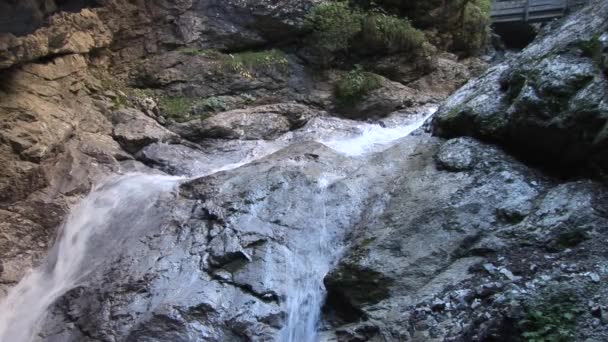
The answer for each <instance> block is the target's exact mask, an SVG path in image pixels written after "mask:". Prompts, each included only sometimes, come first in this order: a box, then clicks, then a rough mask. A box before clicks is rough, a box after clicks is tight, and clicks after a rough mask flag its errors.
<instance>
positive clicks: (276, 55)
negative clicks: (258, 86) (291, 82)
mask: <svg viewBox="0 0 608 342" xmlns="http://www.w3.org/2000/svg"><path fill="white" fill-rule="evenodd" d="M225 65H226V66H227V67H228V68H229V69H231V70H232V71H235V72H238V73H239V74H241V75H243V76H245V77H253V76H254V75H255V74H257V73H259V72H271V71H278V72H282V73H284V72H287V70H288V69H289V60H288V59H287V57H286V56H285V54H284V53H283V52H282V51H280V50H277V49H272V50H266V51H248V52H241V53H235V54H231V55H229V56H228V58H227V59H226V61H225Z"/></svg>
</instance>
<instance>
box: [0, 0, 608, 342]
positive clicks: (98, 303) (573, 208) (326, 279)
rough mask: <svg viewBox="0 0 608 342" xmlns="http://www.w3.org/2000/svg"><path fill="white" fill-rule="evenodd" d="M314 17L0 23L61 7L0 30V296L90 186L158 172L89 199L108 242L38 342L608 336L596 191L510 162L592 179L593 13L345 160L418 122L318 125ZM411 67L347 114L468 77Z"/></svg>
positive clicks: (209, 6)
mask: <svg viewBox="0 0 608 342" xmlns="http://www.w3.org/2000/svg"><path fill="white" fill-rule="evenodd" d="M320 2H321V1H320V0H319V1H317V0H310V1H282V2H276V1H267V0H246V1H236V0H234V1H232V0H229V1H219V0H199V1H169V0H154V1H146V2H142V1H139V2H138V1H129V2H127V1H120V0H108V1H104V3H103V6H101V7H99V8H91V9H88V8H87V9H83V10H81V11H79V12H77V13H65V12H61V11H62V10H67V11H72V9H73V10H74V11H78V10H80V9H81V7H82V6H85V7H88V6H90V5H91V4H93V2H88V1H84V2H81V1H67V2H53V1H47V2H44V3H45V4H48V5H49V6H50V7H48V8H43V7H40V6H38V7H33V4H36V5H40V4H42V2H35V1H26V2H22V3H20V4H21V5H14V4H13V3H11V4H10V6H9V7H8V8H9V9H10V11H13V12H10V11H9V12H3V14H1V15H0V18H2V16H5V15H6V14H4V13H16V12H18V10H19V9H20V8H21V9H22V8H27V9H28V11H29V12H24V13H22V14H21V16H19V15H16V17H19V18H25V17H26V16H35V17H36V18H44V17H48V14H50V13H54V12H55V11H58V10H59V11H60V13H57V14H55V15H54V16H51V17H48V22H46V23H47V24H48V25H47V26H44V27H42V26H39V25H40V24H41V23H42V22H41V21H40V20H37V21H36V20H34V21H33V22H32V24H31V25H21V26H19V25H17V26H15V24H10V26H11V28H13V30H12V31H10V32H12V34H6V35H2V37H0V69H2V71H1V72H0V80H1V81H2V82H0V83H1V87H0V126H1V130H0V161H2V165H3V168H2V169H0V262H1V264H0V266H1V267H0V284H1V285H0V286H1V290H2V291H6V290H7V289H8V288H10V287H11V286H13V285H14V284H15V283H17V282H18V281H19V280H20V279H21V278H22V277H23V275H24V273H25V272H26V271H27V270H28V269H29V268H31V267H33V266H34V265H37V264H38V263H39V261H40V259H41V257H42V256H43V255H44V252H43V251H44V250H46V248H47V245H48V244H49V242H50V241H52V240H53V237H54V236H55V229H56V227H58V226H59V225H60V224H61V222H63V220H64V218H65V216H66V215H67V213H68V212H70V208H72V207H73V206H74V204H75V203H78V202H79V200H80V199H81V198H82V197H83V196H85V195H86V194H87V193H89V191H90V190H91V189H92V188H93V187H94V185H95V184H98V183H99V182H100V181H101V180H102V179H104V178H105V177H107V176H108V175H116V174H121V173H129V172H133V171H137V172H143V173H147V174H157V175H155V176H141V175H140V176H132V175H131V176H126V177H121V178H118V179H119V180H120V181H113V182H107V183H103V184H104V185H103V186H100V187H98V188H95V189H96V190H97V191H98V192H101V193H106V192H107V193H106V194H107V195H108V196H107V197H105V196H102V197H100V198H97V197H93V201H92V202H86V201H85V203H93V208H94V209H95V210H96V211H94V212H95V213H100V211H99V209H100V208H104V209H103V210H105V211H102V212H103V213H105V214H104V216H101V214H100V217H97V216H95V215H90V214H91V213H90V212H86V211H85V212H84V213H85V214H86V215H85V216H86V218H87V219H89V218H93V219H96V220H97V221H99V222H101V226H103V227H106V228H107V230H101V231H99V232H97V233H98V235H95V236H94V239H91V241H90V246H89V248H86V249H84V252H83V254H82V255H81V257H82V258H83V260H84V262H83V263H82V266H81V269H79V270H78V271H79V273H78V274H79V275H82V277H75V278H74V279H76V281H75V283H74V284H72V285H73V286H69V287H68V288H67V289H62V290H69V291H67V293H63V294H62V295H60V296H59V297H58V298H52V299H53V300H52V301H51V302H52V305H51V307H50V310H49V312H48V315H47V316H46V317H45V318H44V320H43V321H42V329H41V331H40V334H39V335H37V337H36V339H37V340H39V341H62V342H63V341H74V342H76V341H79V342H80V341H85V342H86V341H91V342H92V341H271V340H277V339H278V340H282V341H298V342H300V341H306V342H308V341H310V340H311V338H312V339H313V340H314V339H315V338H317V337H318V340H321V341H349V342H351V341H353V342H354V341H520V340H521V341H523V340H526V339H527V338H528V337H530V336H539V338H542V339H543V340H549V341H552V340H560V339H562V340H568V341H586V340H597V341H602V340H607V339H608V329H607V328H606V325H605V324H606V321H607V319H606V317H608V315H606V312H608V311H607V310H608V299H607V298H608V287H606V286H605V285H604V280H605V278H606V277H607V276H608V268H606V267H605V263H606V260H605V258H606V252H605V248H604V244H605V241H606V240H607V239H608V230H607V229H606V227H608V211H607V210H606V207H607V205H608V203H607V201H608V191H607V190H606V188H605V186H604V184H603V183H600V182H599V181H596V180H589V179H569V178H554V177H552V176H549V175H546V174H544V173H543V172H541V171H539V170H536V169H534V168H533V167H531V166H529V165H526V164H525V163H524V162H523V161H522V160H518V159H515V157H513V156H511V155H509V153H508V152H505V150H503V149H502V148H501V146H502V147H504V148H505V149H506V150H507V151H515V152H517V155H523V156H524V157H527V158H531V159H536V160H537V161H541V162H542V163H544V164H554V165H562V166H563V165H566V166H573V165H574V166H578V165H583V164H585V166H586V165H587V164H595V165H599V169H600V170H605V168H606V166H607V165H608V164H606V159H605V156H606V151H605V145H606V142H605V135H606V134H605V132H604V130H605V128H604V126H605V124H606V114H607V109H606V108H605V103H606V94H607V93H606V89H607V86H608V85H607V84H606V56H605V50H606V46H605V45H606V41H607V39H608V38H607V37H606V28H607V25H608V24H607V23H606V19H605V18H607V17H608V5H607V2H606V1H596V2H594V3H593V4H592V6H591V7H589V8H588V9H586V10H583V11H581V12H580V13H578V14H576V15H574V16H572V17H570V18H568V19H566V20H564V21H563V22H561V23H558V24H557V25H556V30H555V31H554V32H553V33H549V34H546V35H545V36H543V37H541V39H540V40H539V41H538V42H536V43H534V44H533V45H532V46H530V47H529V48H528V49H526V50H525V51H524V52H523V53H522V54H521V55H519V56H517V57H516V59H512V60H509V61H507V62H505V63H503V64H500V65H497V66H495V67H493V68H492V69H490V70H489V71H488V72H487V73H485V74H484V75H482V76H481V77H480V78H479V79H477V80H474V81H472V82H470V83H468V84H467V85H465V86H464V87H463V88H462V89H460V90H459V91H458V92H457V93H456V94H455V95H453V96H452V97H451V98H450V99H449V100H448V101H447V102H446V104H445V105H444V106H443V107H442V108H441V109H440V111H439V113H438V114H437V116H436V118H435V119H434V121H433V123H432V125H431V126H432V130H433V133H434V134H435V137H433V136H430V135H428V134H426V133H424V132H421V131H417V132H416V133H415V134H414V135H412V136H409V137H406V138H403V139H401V140H399V141H398V142H397V143H395V144H394V146H392V147H391V148H389V149H387V150H385V151H381V152H377V153H370V154H365V153H362V155H358V156H357V157H353V156H350V157H349V156H347V155H348V153H346V152H344V153H346V154H344V155H342V154H340V153H339V152H337V151H340V149H339V148H338V147H337V146H338V145H339V144H340V141H341V140H340V139H342V138H343V136H342V135H344V136H346V137H351V138H352V135H353V134H355V137H354V138H352V139H346V140H344V141H345V142H342V143H343V144H352V145H357V144H361V143H362V142H363V143H365V142H367V139H372V138H373V139H376V138H377V136H378V135H383V137H382V138H385V137H384V135H386V136H389V137H390V136H393V135H395V134H399V135H398V136H400V137H402V136H403V135H402V131H401V130H402V129H403V130H405V129H409V128H411V127H409V126H408V127H401V126H400V127H399V128H398V129H395V128H393V127H391V126H390V120H391V117H389V118H388V119H386V120H385V121H384V122H382V123H378V125H375V126H374V125H373V124H370V123H365V124H364V123H361V122H358V123H355V124H352V125H348V126H346V127H341V126H340V122H341V121H340V120H342V119H338V118H330V119H328V117H327V116H329V115H330V114H332V112H333V111H334V109H335V108H334V107H333V105H332V104H333V103H335V101H334V99H333V95H332V87H333V85H334V84H335V82H334V81H335V80H334V79H332V74H340V73H341V72H339V71H335V70H325V71H322V72H317V71H316V70H314V69H313V68H311V67H310V66H309V65H307V64H306V62H305V61H302V60H300V59H299V58H298V57H297V56H296V55H297V53H292V52H293V51H291V50H290V49H295V50H297V48H298V43H297V39H298V38H299V37H300V36H301V35H303V34H305V31H304V30H303V21H304V19H303V18H304V15H305V13H306V12H307V11H308V9H309V8H310V7H311V6H313V5H315V4H317V3H320ZM386 3H387V4H390V3H391V2H390V1H387V2H386ZM417 3H418V2H417ZM0 6H6V4H2V5H0ZM19 6H21V7H19ZM53 6H54V7H53ZM62 6H64V7H62ZM416 7H417V6H416ZM3 8H5V7H0V9H3ZM404 10H405V9H404ZM0 22H1V20H0ZM34 30H35V31H34ZM7 32H8V30H7ZM26 33H31V34H29V35H21V34H26ZM15 35H17V36H18V37H16V36H15ZM277 47H281V48H283V47H288V48H286V49H285V50H286V51H289V53H281V52H280V51H277V50H276V48H277ZM249 49H253V50H254V51H245V50H249ZM218 50H220V51H218ZM368 57H369V56H366V57H365V58H368ZM370 58H371V57H370ZM402 58H405V57H404V56H388V57H386V56H385V57H383V58H382V59H381V60H379V61H378V63H377V65H376V66H375V67H374V68H371V67H370V68H369V69H370V70H372V69H373V70H374V71H376V72H378V73H381V74H383V75H386V76H387V78H382V86H381V87H379V88H377V89H375V90H373V91H372V92H371V94H369V96H367V97H366V98H365V99H363V101H361V102H360V103H359V104H358V105H357V106H356V107H354V108H350V111H349V112H348V113H342V115H345V114H350V115H351V117H354V118H358V119H361V118H365V119H368V118H372V119H373V118H379V117H384V116H386V115H388V114H390V113H391V112H393V111H395V110H399V109H402V108H404V107H412V106H414V105H417V104H421V103H426V102H429V101H431V100H432V99H438V98H441V97H442V96H444V95H446V94H447V93H449V92H450V91H452V90H453V89H454V88H455V87H457V86H458V85H460V84H461V83H463V82H464V81H465V79H467V78H468V77H470V76H471V75H472V74H473V73H475V70H476V69H477V67H476V63H475V62H474V61H467V62H463V61H457V60H456V59H455V58H454V57H453V56H450V55H447V54H444V55H441V56H439V57H438V58H437V59H435V60H434V61H433V63H426V62H429V61H425V63H424V64H425V66H428V65H434V68H432V70H430V69H429V70H427V69H425V70H420V69H418V68H417V67H416V66H414V67H411V66H408V65H398V66H395V65H394V63H395V61H400V62H403V61H404V60H403V59H402ZM366 62H369V61H367V60H366ZM371 63H373V61H372V62H371ZM109 71H110V72H109ZM134 88H138V89H134ZM139 88H144V89H139ZM429 91H430V92H431V94H426V92H429ZM185 107H189V108H185ZM210 108H211V109H210ZM169 112H172V114H173V116H169V115H168V114H169ZM328 112H329V113H328ZM321 119H328V120H327V121H326V122H325V124H327V125H328V127H323V128H324V129H326V130H327V131H334V132H335V133H336V135H335V136H333V135H330V136H324V135H321V134H320V135H318V136H317V137H319V136H321V137H323V139H320V138H319V139H317V140H319V141H324V142H325V143H327V145H328V146H334V148H336V149H335V150H332V149H331V148H329V147H328V146H326V145H323V144H321V143H319V142H310V141H308V140H307V139H304V138H306V137H307V136H306V134H308V133H311V132H313V133H317V131H320V130H321V127H320V126H319V125H320V124H319V122H321V123H324V122H323V121H322V120H321ZM306 123H309V125H307V126H305V124H306ZM385 125H389V127H384V126H385ZM303 126H305V127H303ZM357 132H358V133H357ZM356 134H359V135H356ZM370 136H371V138H370ZM326 138H327V139H326ZM444 138H447V139H449V140H447V141H446V140H444ZM476 139H481V140H488V141H490V142H494V143H497V144H498V146H493V145H488V144H486V143H482V142H480V141H478V140H476ZM378 140H380V141H383V140H384V139H378ZM389 140H390V139H389ZM336 141H337V142H336ZM290 143H292V145H291V146H289V144H290ZM285 146H287V147H285ZM342 147H344V146H342ZM347 147H350V146H347ZM355 147H357V146H355ZM260 149H266V151H273V153H272V154H271V155H268V156H266V157H264V158H261V159H259V158H260V153H259V152H260V151H259V150H260ZM342 150H348V148H343V149H342ZM362 150H363V149H362ZM524 160H525V159H524ZM244 162H248V163H247V164H244ZM218 170H222V171H218ZM165 172H166V173H169V174H172V175H178V176H181V177H195V178H192V179H187V178H179V177H169V176H164V175H163V173H165ZM132 177H136V178H137V177H144V178H141V179H139V178H138V179H139V181H138V182H136V184H137V186H135V187H133V186H132V185H133V184H131V183H128V182H129V180H132V179H133V178H132ZM123 181H124V182H127V183H122V182H123ZM154 182H160V183H158V184H157V183H154ZM129 184H131V185H129ZM159 184H160V185H159ZM157 186H158V189H157ZM142 188H143V189H144V190H148V191H142ZM138 189H139V190H138ZM150 189H152V190H154V189H156V190H157V191H156V190H155V191H152V190H150ZM168 189H174V191H173V192H172V191H170V190H168ZM104 191H105V192H104ZM98 192H95V193H98ZM95 193H94V194H95ZM149 193H153V194H154V196H146V194H149ZM115 194H119V195H121V197H120V198H119V197H116V196H114V195H115ZM140 197H143V198H140ZM95 199H97V201H95ZM73 213H75V214H78V213H82V212H81V211H78V210H75V211H73ZM83 221H84V222H88V221H87V220H83ZM62 237H63V235H61V234H59V235H58V237H57V239H61V238H62ZM74 241H78V238H77V237H76V238H75V239H74ZM58 259H59V258H58V257H57V251H56V250H55V251H53V252H52V253H51V255H50V257H49V259H48V260H47V261H46V263H45V264H44V267H43V268H42V270H43V271H44V272H52V270H54V269H55V268H56V265H58V264H59V261H58ZM44 274H45V275H47V276H48V273H44ZM71 280H73V279H71ZM324 290H327V297H326V298H324V294H325V292H324ZM35 299H36V298H35ZM24 307H25V308H27V306H24ZM321 309H322V310H321ZM539 312H540V314H538V313H539ZM0 313H2V312H0ZM319 316H320V319H319ZM0 318H2V315H0ZM318 319H319V320H320V322H321V324H320V330H321V331H320V333H319V336H316V335H315V329H316V324H315V323H316V322H317V320H318ZM1 323H2V322H0V330H1V328H2V324H1Z"/></svg>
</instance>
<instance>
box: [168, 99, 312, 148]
mask: <svg viewBox="0 0 608 342" xmlns="http://www.w3.org/2000/svg"><path fill="white" fill-rule="evenodd" d="M317 115H320V112H319V111H316V110H313V109H311V108H309V107H307V106H304V105H301V104H296V103H279V104H272V105H265V106H258V107H249V108H247V109H237V110H233V111H228V112H223V113H218V114H216V115H214V116H213V117H211V118H209V119H205V120H202V121H198V120H197V121H190V122H187V123H183V124H176V125H174V126H171V127H170V129H171V130H173V131H174V132H177V133H178V134H180V135H181V136H182V137H184V138H186V139H188V140H191V141H201V140H204V139H214V138H216V139H244V140H258V139H267V140H270V139H276V138H277V137H279V136H280V135H281V134H283V133H286V132H288V131H290V130H293V129H296V128H300V127H302V126H303V125H304V124H305V123H306V122H308V120H310V119H311V118H313V117H315V116H317Z"/></svg>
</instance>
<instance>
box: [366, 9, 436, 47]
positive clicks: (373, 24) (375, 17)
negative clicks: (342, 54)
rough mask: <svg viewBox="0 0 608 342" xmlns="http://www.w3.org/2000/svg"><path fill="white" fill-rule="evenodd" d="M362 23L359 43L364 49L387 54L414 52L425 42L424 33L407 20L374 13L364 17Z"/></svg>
mask: <svg viewBox="0 0 608 342" xmlns="http://www.w3.org/2000/svg"><path fill="white" fill-rule="evenodd" d="M362 22H363V24H362V30H361V38H362V39H361V40H360V42H361V43H362V46H363V47H364V48H366V49H370V50H377V51H382V52H387V53H395V52H400V51H408V50H409V51H414V50H418V49H420V48H421V47H422V45H423V44H424V42H425V37H424V33H422V31H420V30H417V29H415V28H414V27H413V26H412V25H411V23H410V22H409V21H408V20H407V19H401V18H397V17H395V16H390V15H386V14H380V13H374V14H370V15H366V16H364V17H363V20H362Z"/></svg>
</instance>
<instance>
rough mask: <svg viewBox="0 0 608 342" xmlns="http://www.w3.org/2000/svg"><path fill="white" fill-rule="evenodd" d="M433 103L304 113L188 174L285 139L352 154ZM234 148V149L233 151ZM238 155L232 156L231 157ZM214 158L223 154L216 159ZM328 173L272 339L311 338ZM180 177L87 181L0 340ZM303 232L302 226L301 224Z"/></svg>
mask: <svg viewBox="0 0 608 342" xmlns="http://www.w3.org/2000/svg"><path fill="white" fill-rule="evenodd" d="M435 110H436V108H435V107H432V106H428V107H426V108H424V109H423V110H421V111H420V112H419V113H417V114H413V115H412V114H407V115H406V114H401V115H399V114H398V115H395V116H393V117H390V118H388V119H386V120H385V121H384V123H383V124H382V125H380V124H377V123H361V122H354V121H349V120H344V119H339V118H332V117H323V118H315V119H313V120H311V122H309V123H308V124H307V125H306V126H305V127H303V128H302V129H300V130H297V131H294V132H289V133H287V134H285V135H284V136H283V137H281V138H279V139H277V140H276V141H257V142H243V143H242V144H243V145H242V148H243V149H245V150H246V151H247V152H246V153H240V152H242V151H237V152H234V154H235V155H229V154H230V153H228V154H224V155H221V156H218V158H217V160H220V162H219V164H221V165H216V164H214V165H208V166H206V167H203V166H201V165H196V166H193V169H192V170H193V171H192V173H193V174H196V175H197V176H199V177H200V176H204V175H208V174H212V173H214V172H218V171H224V170H229V169H233V168H236V167H239V166H242V165H244V164H246V163H249V162H251V161H253V160H256V159H259V158H262V157H264V156H266V155H268V154H270V153H273V152H275V151H277V150H279V149H281V148H283V147H286V146H288V145H290V144H294V143H298V142H300V141H306V140H316V141H318V142H321V143H323V144H325V145H327V146H328V147H331V148H332V149H334V150H336V151H338V152H340V153H342V154H344V155H347V156H352V157H361V156H364V155H366V154H369V153H372V152H377V151H381V150H383V149H386V148H388V146H390V145H391V143H393V142H394V141H395V140H397V139H399V138H402V137H405V136H407V135H409V134H410V133H411V132H413V131H414V130H415V129H417V128H419V127H420V126H421V125H422V124H423V123H424V121H425V120H426V119H427V118H428V117H429V116H430V115H432V113H433V112H434V111H435ZM235 156H238V157H235ZM238 158H240V160H239V159H238ZM222 160H223V161H224V162H223V163H222ZM332 177H333V175H327V176H324V177H321V178H320V179H319V180H318V184H319V185H318V189H317V195H316V197H315V201H318V203H317V205H316V208H318V210H319V212H317V213H314V214H315V217H320V218H321V225H322V227H321V228H322V229H321V233H320V234H319V237H318V239H315V241H314V242H313V243H311V244H307V245H306V246H297V249H296V250H295V251H292V252H293V253H292V254H293V255H294V257H293V258H292V260H290V265H287V267H288V269H286V270H285V271H286V272H294V270H299V272H294V273H293V277H292V279H291V283H290V284H289V288H290V293H289V296H288V298H287V299H286V303H285V304H284V305H285V310H286V312H287V314H288V315H287V322H286V325H285V327H284V328H283V329H282V330H281V332H280V336H279V337H278V338H277V340H279V341H281V342H314V341H317V340H318V337H317V325H318V322H319V317H320V309H321V306H322V304H323V300H324V296H325V291H324V288H323V278H324V276H325V275H326V274H327V272H328V271H329V269H330V267H331V263H332V261H333V260H334V259H335V258H336V256H337V253H339V250H338V249H337V247H338V246H337V245H336V244H335V241H332V240H333V239H332V238H331V237H329V236H327V230H326V229H325V217H326V215H327V208H326V203H325V191H326V188H327V186H328V185H329V184H330V183H331V181H332ZM185 179H186V178H184V177H172V176H160V175H143V174H130V175H124V176H114V177H111V178H109V179H108V180H106V181H105V182H104V183H103V184H102V185H100V186H97V187H96V188H94V189H93V190H92V191H91V193H90V194H89V195H88V196H87V197H86V198H84V199H83V200H82V201H81V202H80V204H78V205H77V206H76V207H74V208H73V209H72V211H71V213H70V215H69V216H68V218H67V219H66V221H65V223H64V224H63V225H62V226H61V227H60V229H59V232H58V236H57V238H56V241H55V243H54V245H53V247H52V248H51V250H50V251H49V255H48V256H47V258H46V259H45V261H44V262H43V263H42V265H41V266H40V267H38V268H36V269H34V270H32V271H31V272H30V273H29V274H27V275H26V276H25V277H24V278H23V279H22V280H21V281H20V282H19V284H17V285H16V286H15V287H13V288H12V289H11V290H10V291H9V293H8V295H7V296H6V297H5V298H4V299H3V301H2V302H1V303H0V342H29V341H31V340H32V338H33V336H34V335H35V334H36V332H37V330H38V325H39V323H40V322H41V321H42V320H43V319H44V317H45V314H46V312H47V310H48V308H49V307H50V306H51V305H52V304H53V303H54V302H55V301H56V300H57V299H58V298H59V297H61V296H62V295H64V294H65V293H66V292H68V291H69V290H71V289H73V288H75V287H77V286H79V285H82V284H83V281H85V279H86V276H87V275H88V274H89V272H92V271H93V270H95V267H96V263H95V261H94V259H93V261H91V260H90V259H88V258H87V255H88V254H89V251H90V250H92V249H94V250H95V253H96V254H97V255H110V254H109V253H113V251H115V250H116V249H118V248H126V247H127V246H124V245H123V244H122V242H123V241H127V236H132V235H137V234H142V233H143V230H144V229H145V228H146V226H147V225H148V224H150V223H151V222H153V221H154V220H161V219H162V215H163V213H162V212H159V209H158V208H157V206H156V204H157V203H158V201H161V200H171V198H173V196H175V192H176V188H177V186H178V184H179V183H180V181H183V180H185ZM303 233H306V232H303Z"/></svg>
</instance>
